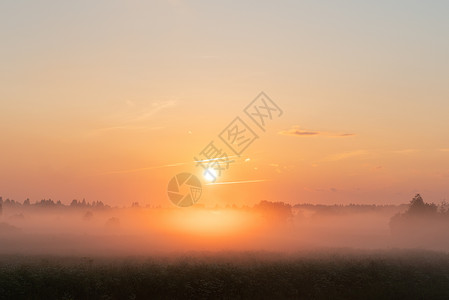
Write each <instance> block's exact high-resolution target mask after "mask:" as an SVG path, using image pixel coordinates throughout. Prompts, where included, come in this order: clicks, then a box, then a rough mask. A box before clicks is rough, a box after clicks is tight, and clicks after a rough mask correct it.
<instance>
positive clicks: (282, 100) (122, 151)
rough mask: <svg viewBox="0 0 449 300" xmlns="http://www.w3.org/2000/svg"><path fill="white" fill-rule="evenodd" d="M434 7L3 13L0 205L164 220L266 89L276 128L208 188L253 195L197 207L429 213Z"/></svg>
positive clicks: (442, 146)
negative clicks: (58, 204)
mask: <svg viewBox="0 0 449 300" xmlns="http://www.w3.org/2000/svg"><path fill="white" fill-rule="evenodd" d="M438 5H441V6H444V5H445V4H438ZM438 5H433V6H431V7H429V6H426V7H424V6H423V4H422V3H419V2H416V3H415V2H413V3H411V2H403V3H401V5H400V4H398V3H395V4H391V3H388V2H387V1H385V2H379V3H375V4H374V3H373V4H361V3H358V2H356V1H354V2H351V1H350V2H345V4H344V5H343V4H340V5H337V4H335V3H327V4H326V5H324V4H318V3H314V2H312V1H310V2H307V1H306V2H301V3H296V1H286V2H285V3H284V4H283V5H276V6H275V5H274V4H270V3H259V2H257V3H256V2H254V3H253V2H246V3H245V4H242V3H240V2H238V1H236V2H233V1H230V2H227V3H222V4H212V3H209V2H205V1H195V2H185V1H154V2H151V4H149V3H146V2H144V1H127V2H121V1H117V2H110V1H98V2H96V3H95V4H92V3H90V2H82V1H81V2H77V3H75V2H72V3H58V4H55V3H53V4H52V5H51V6H49V5H48V4H47V5H45V4H44V3H39V4H38V3H37V2H36V3H33V4H29V3H26V4H25V3H21V2H20V1H18V2H14V3H2V4H0V25H1V26H0V36H2V47H1V48H0V63H1V66H2V67H1V68H0V112H1V118H0V138H1V144H2V146H1V147H0V170H1V172H0V195H2V196H3V197H5V198H6V197H9V198H14V199H16V200H19V201H23V200H24V199H25V198H27V197H29V198H31V199H32V200H40V199H42V198H52V199H54V200H58V199H60V200H61V201H63V202H65V203H69V202H70V201H71V200H72V199H73V198H77V199H82V198H86V200H87V201H93V200H101V201H104V202H106V203H109V204H112V205H129V204H131V203H132V202H135V201H138V202H140V203H141V204H150V205H162V206H170V205H171V204H170V202H169V201H168V199H167V197H166V191H165V190H166V185H167V183H168V181H169V179H170V178H171V176H173V175H175V174H177V173H178V172H182V171H189V170H190V171H192V170H195V169H194V162H193V156H195V155H196V154H197V153H198V152H199V151H201V150H202V149H203V148H204V146H206V145H207V144H208V143H209V142H210V141H211V140H212V139H216V138H217V135H218V134H219V133H220V132H221V131H222V130H223V129H224V128H225V127H226V125H227V124H228V123H229V122H230V121H232V120H233V119H234V118H235V117H236V116H244V114H243V108H244V107H245V106H246V105H247V104H248V103H249V102H250V101H252V100H253V99H254V97H255V96H256V95H257V94H258V93H259V92H260V91H265V92H266V93H267V94H268V95H269V96H270V97H271V98H272V99H273V100H274V101H275V102H276V103H277V104H278V105H279V106H280V107H281V108H282V110H283V111H284V114H283V116H282V117H281V118H279V119H275V120H273V121H272V122H271V123H270V124H269V126H268V128H267V131H266V132H265V133H263V134H260V139H258V140H257V141H256V142H255V143H254V144H253V145H251V146H250V147H249V148H248V149H247V151H245V152H244V154H243V156H242V158H241V159H240V160H238V161H237V162H236V163H235V164H233V165H231V167H230V169H229V170H228V171H226V173H225V174H224V175H223V176H222V177H220V179H219V180H220V181H221V182H225V181H226V182H227V181H230V182H236V181H253V180H257V181H258V182H252V183H239V184H227V185H213V186H207V187H206V188H205V190H204V194H203V197H202V198H201V203H204V204H206V205H212V206H213V205H215V204H220V205H225V204H230V203H237V204H239V205H244V204H246V205H252V204H254V203H256V202H259V201H260V200H262V199H266V200H272V201H276V200H282V201H287V202H291V203H296V202H311V203H350V202H353V203H354V202H356V203H378V204H383V203H404V202H407V201H408V200H409V199H410V198H411V197H412V196H413V194H414V193H416V192H420V193H422V194H423V195H424V196H425V197H426V200H429V201H440V200H442V199H444V198H446V197H447V195H448V192H449V190H448V185H447V183H448V180H449V160H448V158H449V150H448V149H449V142H448V141H447V137H448V136H449V135H448V133H449V126H448V124H447V123H448V122H447V111H448V109H449V101H447V99H448V95H449V90H448V86H447V78H448V75H449V73H448V70H449V68H448V67H449V65H448V60H447V53H448V50H449V44H448V42H447V38H446V37H447V36H448V33H449V32H448V28H449V26H448V21H447V18H446V16H445V14H443V13H442V11H444V8H446V9H447V7H439V6H438ZM304 132H308V133H309V134H301V133H304ZM248 158H249V160H247V159H248ZM245 160H246V161H245ZM178 163H185V164H182V165H181V164H180V165H177V166H168V165H173V164H178ZM198 175H200V174H198ZM260 180H264V181H260Z"/></svg>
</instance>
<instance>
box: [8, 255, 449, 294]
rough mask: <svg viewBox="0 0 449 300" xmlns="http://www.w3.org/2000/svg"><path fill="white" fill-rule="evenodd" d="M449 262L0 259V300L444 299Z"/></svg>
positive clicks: (423, 258)
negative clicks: (0, 299)
mask: <svg viewBox="0 0 449 300" xmlns="http://www.w3.org/2000/svg"><path fill="white" fill-rule="evenodd" d="M448 287H449V255H448V254H445V253H437V252H429V251H418V250H416V251H402V250H401V251H399V250H391V251H355V250H328V251H319V252H309V253H300V254H294V255H293V254H289V255H284V254H279V253H259V252H258V253H250V252H244V253H243V252H241V253H238V252H233V253H191V254H188V255H187V254H178V255H171V256H159V257H151V258H142V257H127V258H123V257H122V258H117V257H115V258H112V257H111V258H100V257H98V258H89V257H57V256H51V257H49V256H1V257H0V297H1V298H2V299H449V288H448Z"/></svg>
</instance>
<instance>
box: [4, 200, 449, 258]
mask: <svg viewBox="0 0 449 300" xmlns="http://www.w3.org/2000/svg"><path fill="white" fill-rule="evenodd" d="M418 196H419V195H417V196H416V197H415V198H413V200H412V201H411V202H410V204H409V205H399V206H396V205H383V206H376V205H345V206H343V205H332V206H329V205H311V204H298V205H295V206H291V205H289V204H285V203H282V202H269V201H262V202H260V203H259V204H257V205H255V206H254V207H235V206H234V207H225V208H219V207H216V208H213V209H212V208H204V207H193V208H187V209H178V208H170V209H162V208H148V207H140V206H139V205H138V204H136V203H135V204H133V206H132V207H129V208H112V207H108V206H106V205H104V204H103V203H98V202H97V203H94V204H90V203H85V202H72V204H71V205H69V206H66V205H62V204H58V203H54V202H53V201H51V200H50V201H49V200H43V201H41V202H39V203H36V204H30V203H29V201H28V202H27V203H26V204H20V203H17V202H14V203H12V201H2V202H3V205H2V211H1V215H0V254H23V255H40V254H43V255H46V254H49V255H52V254H54V255H95V256H116V255H163V254H166V253H183V252H186V251H261V250H262V251H281V252H290V253H292V252H297V251H306V250H311V249H320V248H359V249H382V248H388V249H389V248H423V249H432V250H442V251H448V250H449V239H448V237H449V236H448V234H447V233H448V230H447V229H448V228H449V214H448V212H447V211H448V210H447V209H446V206H445V204H442V205H441V206H436V205H434V204H428V203H425V202H424V201H423V200H422V198H421V197H420V196H419V198H417V197H418Z"/></svg>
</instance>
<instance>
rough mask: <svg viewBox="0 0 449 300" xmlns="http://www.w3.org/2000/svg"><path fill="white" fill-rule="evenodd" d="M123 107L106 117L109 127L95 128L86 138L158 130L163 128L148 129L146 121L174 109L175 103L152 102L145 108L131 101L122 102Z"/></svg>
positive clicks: (153, 127) (171, 101)
mask: <svg viewBox="0 0 449 300" xmlns="http://www.w3.org/2000/svg"><path fill="white" fill-rule="evenodd" d="M124 104H125V106H126V107H124V108H123V111H120V112H118V113H116V114H114V115H112V116H109V117H108V119H109V120H108V122H107V123H109V124H110V126H105V127H101V128H96V129H93V130H91V131H89V132H88V134H87V135H88V136H92V135H98V134H101V133H104V132H108V131H115V130H134V131H135V130H159V129H162V128H163V127H161V126H152V127H149V126H148V123H147V121H149V120H151V119H152V117H153V116H155V115H156V114H158V113H160V112H161V111H163V110H165V109H167V108H170V107H174V106H175V105H176V101H173V100H170V101H162V102H153V103H151V104H150V105H147V106H146V107H142V106H139V105H137V104H136V103H135V102H133V101H131V100H126V101H125V102H124Z"/></svg>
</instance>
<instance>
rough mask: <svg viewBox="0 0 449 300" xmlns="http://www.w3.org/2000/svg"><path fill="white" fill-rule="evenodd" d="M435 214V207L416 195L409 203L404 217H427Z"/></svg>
mask: <svg viewBox="0 0 449 300" xmlns="http://www.w3.org/2000/svg"><path fill="white" fill-rule="evenodd" d="M436 212H437V206H436V205H435V204H433V203H425V202H424V200H423V198H422V197H421V195H420V194H416V196H415V197H413V199H412V200H411V201H410V206H409V208H408V210H407V211H406V215H411V216H412V215H413V216H419V215H427V214H434V213H436Z"/></svg>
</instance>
